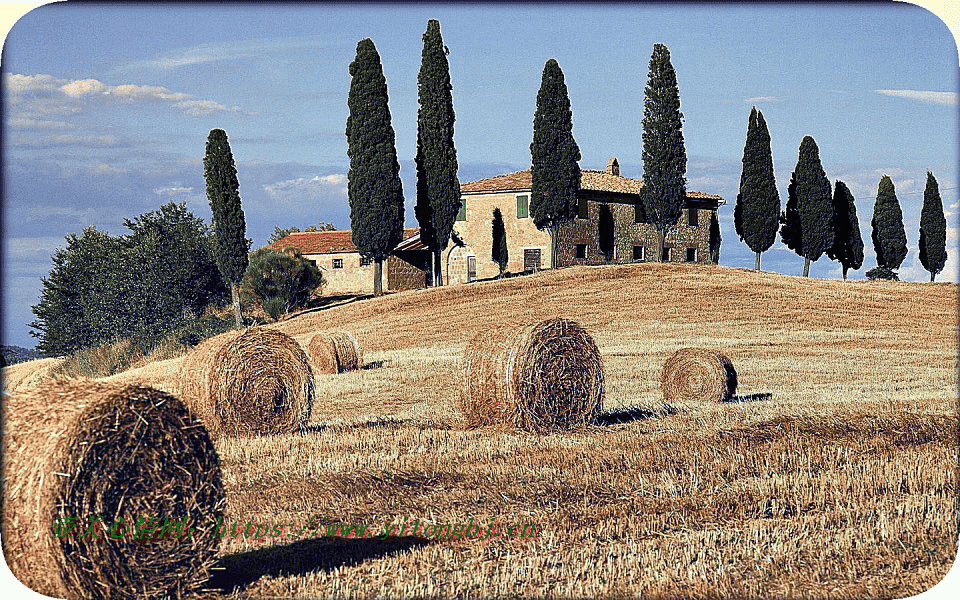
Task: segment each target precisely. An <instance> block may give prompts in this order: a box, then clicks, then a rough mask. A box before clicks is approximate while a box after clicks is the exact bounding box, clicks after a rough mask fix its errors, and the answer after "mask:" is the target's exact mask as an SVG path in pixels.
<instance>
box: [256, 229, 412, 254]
mask: <svg viewBox="0 0 960 600" xmlns="http://www.w3.org/2000/svg"><path fill="white" fill-rule="evenodd" d="M419 234H420V228H419V227H407V228H404V230H403V239H404V240H407V239H409V238H411V237H413V236H414V235H419ZM267 247H268V248H273V249H274V250H283V249H284V248H296V249H297V250H299V251H300V254H344V253H351V252H358V250H357V247H356V246H354V245H353V232H352V231H349V230H347V231H307V232H300V233H291V234H289V235H287V236H286V237H283V238H281V239H279V240H277V241H276V242H274V243H272V244H269V245H268V246H267Z"/></svg>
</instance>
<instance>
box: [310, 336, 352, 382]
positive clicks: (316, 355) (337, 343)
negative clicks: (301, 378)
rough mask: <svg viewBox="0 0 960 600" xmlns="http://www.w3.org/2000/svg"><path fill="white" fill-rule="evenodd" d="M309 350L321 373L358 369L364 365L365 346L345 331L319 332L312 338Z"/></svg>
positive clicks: (316, 367)
mask: <svg viewBox="0 0 960 600" xmlns="http://www.w3.org/2000/svg"><path fill="white" fill-rule="evenodd" d="M307 352H308V353H309V354H310V359H311V361H312V364H313V368H314V370H315V371H317V372H319V373H343V372H344V371H356V370H357V369H359V368H360V367H362V366H363V347H362V346H360V342H358V341H357V339H356V338H355V337H353V335H351V334H350V333H347V332H345V331H334V332H331V333H318V334H317V335H315V336H313V338H311V339H310V344H309V345H308V346H307Z"/></svg>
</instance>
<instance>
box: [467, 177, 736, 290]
mask: <svg viewBox="0 0 960 600" xmlns="http://www.w3.org/2000/svg"><path fill="white" fill-rule="evenodd" d="M530 189H531V183H530V170H529V169H528V170H526V171H518V172H516V173H509V174H506V175H498V176H496V177H490V178H488V179H481V180H479V181H474V182H471V183H462V184H460V192H461V196H462V200H463V204H462V206H461V209H460V214H459V215H457V221H456V223H455V225H454V229H455V230H456V232H457V234H458V235H459V236H460V238H461V239H462V240H463V242H464V244H465V246H463V247H458V248H455V249H454V250H452V251H451V253H450V260H449V269H448V281H449V282H450V283H465V282H468V281H473V280H475V279H484V278H487V277H493V276H495V275H497V274H498V273H499V267H498V266H497V264H496V262H495V261H494V260H493V257H492V249H491V247H492V244H493V233H492V232H493V229H492V220H493V210H494V209H495V208H499V209H500V212H501V213H502V215H503V220H504V229H505V230H506V237H507V251H508V254H509V261H508V264H507V269H506V270H507V271H510V272H512V273H518V272H524V271H536V270H539V269H542V268H548V267H549V266H550V264H551V260H550V258H551V257H550V253H551V248H550V234H549V233H548V232H547V231H541V230H539V229H537V228H536V226H535V225H534V224H533V219H532V218H531V217H530ZM642 189H643V183H642V182H641V181H640V180H638V179H630V178H628V177H623V176H622V175H620V164H619V162H618V161H617V159H616V158H611V159H610V161H609V162H608V163H607V168H606V170H604V171H595V170H587V169H584V170H582V171H581V180H580V194H579V211H578V214H577V217H576V218H575V219H574V220H573V221H571V222H568V223H565V224H564V225H562V226H561V227H560V228H558V231H557V261H556V264H557V266H558V267H563V266H572V265H601V264H608V263H628V262H643V261H646V260H653V257H652V256H650V252H651V251H656V248H657V245H658V244H657V240H658V235H657V233H656V230H655V229H654V227H653V225H652V224H650V222H649V221H648V220H647V218H646V215H645V212H644V209H643V203H642V202H641V196H640V194H641V190H642ZM721 204H725V202H724V200H723V198H721V197H720V196H717V195H713V194H704V193H701V192H692V191H688V192H687V199H686V206H685V207H684V210H683V215H682V216H681V218H680V221H679V222H678V223H677V226H676V227H675V228H674V229H673V231H671V232H670V234H669V235H667V239H666V240H665V242H664V249H663V260H664V261H667V262H695V263H712V262H713V261H712V259H711V254H710V221H711V218H712V217H713V216H714V215H715V214H716V211H717V208H718V207H719V206H720V205H721Z"/></svg>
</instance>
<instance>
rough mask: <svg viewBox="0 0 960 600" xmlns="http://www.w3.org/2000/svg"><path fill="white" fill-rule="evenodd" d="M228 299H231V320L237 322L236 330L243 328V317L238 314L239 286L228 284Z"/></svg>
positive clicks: (232, 283)
mask: <svg viewBox="0 0 960 600" xmlns="http://www.w3.org/2000/svg"><path fill="white" fill-rule="evenodd" d="M230 297H231V298H232V299H233V318H234V319H236V321H237V329H240V328H241V327H243V315H242V314H241V313H240V286H239V285H237V284H236V283H234V282H232V281H231V282H230Z"/></svg>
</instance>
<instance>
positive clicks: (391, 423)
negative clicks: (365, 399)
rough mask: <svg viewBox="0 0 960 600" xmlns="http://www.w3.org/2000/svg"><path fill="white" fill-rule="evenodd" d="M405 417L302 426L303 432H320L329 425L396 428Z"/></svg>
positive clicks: (334, 426) (333, 426) (404, 421)
mask: <svg viewBox="0 0 960 600" xmlns="http://www.w3.org/2000/svg"><path fill="white" fill-rule="evenodd" d="M406 422H407V421H406V420H405V419H394V418H392V417H384V418H381V419H376V420H374V421H363V422H361V423H344V424H335V425H328V424H326V423H311V424H310V425H307V426H306V427H304V428H303V432H304V433H320V432H322V431H326V430H327V429H330V428H331V427H332V428H334V429H369V428H394V429H395V428H397V427H400V426H401V425H403V424H404V423H406Z"/></svg>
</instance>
